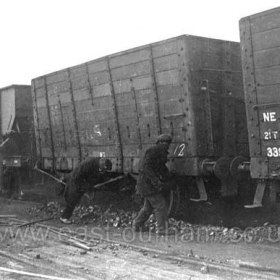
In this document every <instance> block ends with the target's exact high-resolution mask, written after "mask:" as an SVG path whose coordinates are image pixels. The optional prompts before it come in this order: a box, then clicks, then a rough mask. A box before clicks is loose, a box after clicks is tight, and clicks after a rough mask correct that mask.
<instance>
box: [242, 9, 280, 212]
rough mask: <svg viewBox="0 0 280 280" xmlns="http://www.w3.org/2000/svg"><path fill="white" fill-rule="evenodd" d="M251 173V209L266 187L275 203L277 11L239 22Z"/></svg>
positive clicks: (279, 164)
mask: <svg viewBox="0 0 280 280" xmlns="http://www.w3.org/2000/svg"><path fill="white" fill-rule="evenodd" d="M240 38H241V52H242V67H243V75H244V91H245V101H246V111H247V122H248V134H249V147H250V148H249V149H250V173H251V177H252V178H253V179H255V180H256V181H257V189H256V193H255V197H254V202H253V204H252V205H247V207H261V206H262V199H263V195H264V191H265V188H266V186H267V187H268V189H269V194H270V195H269V196H270V200H271V202H272V203H275V202H276V194H277V192H279V179H280V134H279V129H280V94H279V92H280V8H275V9H272V10H268V11H264V12H262V13H258V14H255V15H252V16H248V17H245V18H242V19H241V20H240Z"/></svg>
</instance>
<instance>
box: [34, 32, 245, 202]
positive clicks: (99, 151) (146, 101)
mask: <svg viewBox="0 0 280 280" xmlns="http://www.w3.org/2000/svg"><path fill="white" fill-rule="evenodd" d="M32 96H33V104H34V124H35V135H36V143H37V145H36V147H37V156H38V159H39V161H40V163H41V167H42V168H43V169H44V170H49V171H52V170H56V171H60V172H61V171H67V170H71V169H72V168H73V167H74V166H75V165H76V164H77V163H78V162H79V161H81V160H82V159H83V158H85V157H94V156H98V157H108V158H110V159H111V160H112V162H113V172H116V173H124V174H127V173H131V174H133V173H134V174H137V173H138V163H139V159H140V157H141V154H142V152H143V151H144V150H145V149H146V148H147V147H149V146H150V145H153V144H155V142H156V138H157V136H158V135H159V134H161V133H170V134H171V135H172V136H173V141H172V145H171V148H170V156H169V162H168V165H169V169H170V170H171V171H172V172H174V173H176V174H177V175H178V176H192V177H195V178H196V179H197V185H198V187H199V193H200V199H201V200H205V199H207V193H206V192H205V186H204V177H205V176H206V177H207V176H212V175H213V174H215V175H216V176H217V177H219V178H220V179H221V180H222V182H223V183H222V185H223V186H224V191H225V193H230V192H236V185H234V184H233V183H232V182H233V181H234V180H232V178H230V177H231V172H230V171H231V170H230V169H231V167H233V166H235V165H236V164H232V160H233V159H234V158H236V157H237V156H239V155H243V156H248V138H247V137H248V136H247V127H246V116H245V105H244V94H243V84H242V70H241V57H240V45H239V43H236V42H229V41H222V40H216V39H209V38H203V37H197V36H189V35H182V36H179V37H175V38H171V39H168V40H164V41H160V42H156V43H152V44H148V45H144V46H141V47H137V48H133V49H130V50H127V51H123V52H119V53H116V54H112V55H108V56H106V57H102V58H99V59H96V60H92V61H89V62H86V63H83V64H80V65H77V66H74V67H70V68H67V69H63V70H60V71H57V72H54V73H50V74H47V75H44V76H41V77H38V78H35V79H33V80H32ZM237 161H238V160H237ZM233 169H234V167H233ZM233 185H234V186H233Z"/></svg>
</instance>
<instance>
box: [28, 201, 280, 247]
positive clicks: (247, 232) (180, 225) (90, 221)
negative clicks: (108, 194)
mask: <svg viewBox="0 0 280 280" xmlns="http://www.w3.org/2000/svg"><path fill="white" fill-rule="evenodd" d="M62 209H63V208H62V207H61V206H60V204H59V203H57V202H49V203H48V204H46V205H44V206H41V207H38V206H36V207H32V208H28V209H27V210H26V211H27V214H28V215H32V216H33V217H36V216H40V215H42V214H43V215H44V216H48V217H54V218H59V217H60V215H61V212H62ZM136 215H137V211H135V210H124V209H117V208H116V207H115V206H114V205H109V207H108V208H107V209H104V207H103V208H102V207H101V206H100V205H89V206H83V205H79V206H77V207H76V208H75V210H74V212H73V216H72V221H73V223H74V224H77V225H93V226H100V227H113V228H117V229H125V228H127V227H131V225H132V221H133V219H134V218H135V217H136ZM145 227H146V231H150V232H152V233H153V232H155V230H156V220H155V216H154V215H153V214H152V215H151V216H150V217H149V219H148V221H147V222H146V224H145ZM169 230H170V231H171V232H173V233H174V235H177V236H181V239H182V240H183V241H186V242H190V241H191V242H200V243H201V242H202V243H204V242H205V243H209V242H214V243H215V242H216V243H239V242H246V243H262V242H265V241H269V242H276V241H279V240H278V239H280V237H279V235H280V233H279V230H278V226H277V225H271V224H269V223H265V224H264V225H263V226H259V227H250V228H246V229H240V228H237V227H236V228H227V227H223V226H213V225H198V224H191V223H188V222H186V221H183V220H176V219H174V218H170V219H169Z"/></svg>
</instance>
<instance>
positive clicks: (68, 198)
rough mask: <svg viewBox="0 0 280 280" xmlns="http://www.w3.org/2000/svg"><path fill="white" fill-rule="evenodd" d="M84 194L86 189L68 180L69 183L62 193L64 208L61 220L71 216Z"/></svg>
mask: <svg viewBox="0 0 280 280" xmlns="http://www.w3.org/2000/svg"><path fill="white" fill-rule="evenodd" d="M85 192H86V187H85V186H84V185H80V184H77V183H75V182H74V181H72V180H70V182H69V183H68V184H67V185H66V189H65V193H64V199H65V202H66V206H65V208H64V210H63V213H62V215H61V217H62V218H63V219H69V218H70V217H71V216H72V214H73V211H74V209H75V206H76V205H77V204H78V203H79V201H80V199H81V197H82V196H83V195H84V193H85Z"/></svg>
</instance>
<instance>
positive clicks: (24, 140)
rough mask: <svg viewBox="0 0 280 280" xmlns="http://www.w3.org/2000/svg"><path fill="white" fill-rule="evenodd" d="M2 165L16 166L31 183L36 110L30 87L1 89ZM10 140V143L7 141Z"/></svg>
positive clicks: (19, 172) (0, 176)
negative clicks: (33, 106)
mask: <svg viewBox="0 0 280 280" xmlns="http://www.w3.org/2000/svg"><path fill="white" fill-rule="evenodd" d="M0 108H1V109H0V127H1V142H2V143H3V142H5V145H4V146H3V148H2V149H1V155H0V157H1V159H0V162H1V168H0V170H1V173H0V181H1V182H2V164H4V165H5V166H6V167H15V168H16V170H17V171H18V174H19V175H20V179H22V180H25V179H26V180H27V179H28V176H29V167H30V166H31V162H32V159H33V148H34V143H33V140H34V137H33V110H32V97H31V86H30V85H10V86H7V87H4V88H1V89H0ZM7 140H8V141H7Z"/></svg>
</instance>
